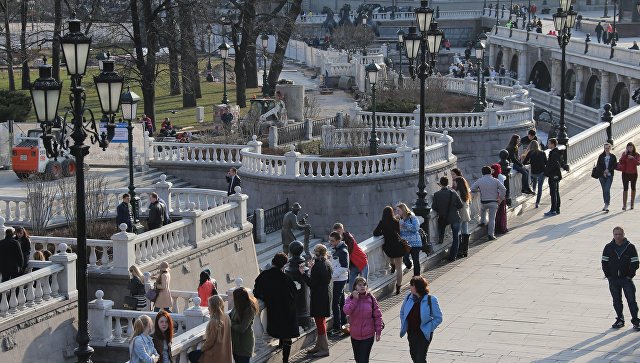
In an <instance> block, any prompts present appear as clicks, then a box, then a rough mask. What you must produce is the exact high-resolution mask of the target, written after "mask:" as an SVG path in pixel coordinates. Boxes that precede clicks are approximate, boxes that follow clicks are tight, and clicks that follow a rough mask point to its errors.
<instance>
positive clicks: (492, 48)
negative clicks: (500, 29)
mask: <svg viewBox="0 0 640 363" xmlns="http://www.w3.org/2000/svg"><path fill="white" fill-rule="evenodd" d="M498 50H499V49H498V46H497V45H496V44H489V66H490V67H495V65H496V58H498Z"/></svg>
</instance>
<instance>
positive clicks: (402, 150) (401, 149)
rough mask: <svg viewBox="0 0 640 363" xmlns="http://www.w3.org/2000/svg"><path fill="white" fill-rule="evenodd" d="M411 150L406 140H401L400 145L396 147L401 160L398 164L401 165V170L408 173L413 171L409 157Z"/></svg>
mask: <svg viewBox="0 0 640 363" xmlns="http://www.w3.org/2000/svg"><path fill="white" fill-rule="evenodd" d="M412 151H413V148H412V147H409V146H407V142H406V141H403V142H402V145H401V146H398V147H397V148H396V152H398V153H399V154H400V155H401V159H402V161H401V162H400V165H401V166H402V171H403V172H405V173H410V172H411V171H413V162H412V159H411V152H412Z"/></svg>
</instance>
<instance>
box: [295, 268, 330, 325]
mask: <svg viewBox="0 0 640 363" xmlns="http://www.w3.org/2000/svg"><path fill="white" fill-rule="evenodd" d="M331 274H332V269H331V264H330V263H329V261H327V260H326V259H324V260H320V259H317V258H316V259H315V263H314V264H313V267H312V268H311V271H310V274H309V272H308V273H305V274H303V275H302V278H303V279H304V282H305V283H306V284H307V285H308V286H309V288H310V290H311V298H310V301H311V316H312V317H314V318H326V317H329V316H331V297H330V296H331V295H330V294H329V285H330V284H331Z"/></svg>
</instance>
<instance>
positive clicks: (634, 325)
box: [631, 323, 640, 331]
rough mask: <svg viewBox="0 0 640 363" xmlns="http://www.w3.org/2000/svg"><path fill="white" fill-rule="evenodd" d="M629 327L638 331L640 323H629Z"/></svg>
mask: <svg viewBox="0 0 640 363" xmlns="http://www.w3.org/2000/svg"><path fill="white" fill-rule="evenodd" d="M631 325H632V326H633V329H634V330H638V331H640V323H631Z"/></svg>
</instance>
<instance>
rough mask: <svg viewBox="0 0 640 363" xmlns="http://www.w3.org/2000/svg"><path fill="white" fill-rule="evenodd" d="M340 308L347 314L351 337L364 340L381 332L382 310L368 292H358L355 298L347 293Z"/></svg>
mask: <svg viewBox="0 0 640 363" xmlns="http://www.w3.org/2000/svg"><path fill="white" fill-rule="evenodd" d="M342 310H343V311H344V313H345V314H346V315H349V334H350V335H351V338H353V339H357V340H364V339H369V338H371V337H372V336H374V335H375V334H380V333H381V332H382V312H381V311H380V306H379V305H378V301H377V300H376V298H375V297H373V295H371V294H370V293H368V292H367V293H366V294H364V295H363V294H360V295H359V296H358V298H357V299H354V298H353V296H351V295H349V297H347V300H346V301H345V302H344V307H343V308H342Z"/></svg>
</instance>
